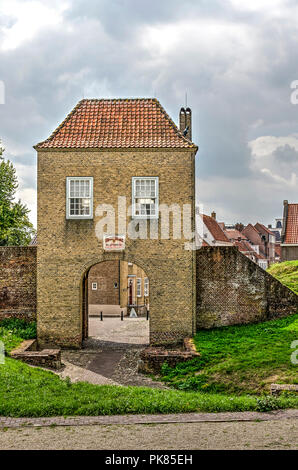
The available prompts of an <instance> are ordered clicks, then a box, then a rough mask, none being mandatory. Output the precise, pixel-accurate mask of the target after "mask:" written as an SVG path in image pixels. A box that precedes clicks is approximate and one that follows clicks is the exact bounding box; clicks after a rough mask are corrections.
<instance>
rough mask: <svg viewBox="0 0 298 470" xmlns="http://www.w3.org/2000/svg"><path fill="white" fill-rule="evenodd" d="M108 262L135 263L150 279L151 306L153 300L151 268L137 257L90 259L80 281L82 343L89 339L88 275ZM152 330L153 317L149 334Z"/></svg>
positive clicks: (99, 257) (85, 265)
mask: <svg viewBox="0 0 298 470" xmlns="http://www.w3.org/2000/svg"><path fill="white" fill-rule="evenodd" d="M106 261H126V262H127V263H133V264H134V265H136V266H138V267H139V268H141V269H142V270H143V271H144V272H145V273H146V276H147V277H148V279H149V286H150V289H149V305H150V300H151V285H152V284H151V280H152V277H151V272H150V268H149V266H147V265H146V266H145V265H144V263H142V262H139V261H138V257H136V256H130V255H128V256H123V253H121V254H119V253H114V254H109V255H106V254H104V253H103V254H100V255H98V256H96V257H94V258H91V259H89V260H88V261H87V262H85V263H83V264H82V269H81V275H80V279H79V286H78V287H79V296H80V299H79V302H80V323H81V325H82V341H83V340H84V339H86V338H87V337H88V274H89V271H90V269H91V268H92V267H93V266H95V265H97V264H100V263H104V262H106ZM150 328H151V317H150V316H149V332H150Z"/></svg>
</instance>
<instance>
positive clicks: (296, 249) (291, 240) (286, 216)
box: [281, 201, 298, 261]
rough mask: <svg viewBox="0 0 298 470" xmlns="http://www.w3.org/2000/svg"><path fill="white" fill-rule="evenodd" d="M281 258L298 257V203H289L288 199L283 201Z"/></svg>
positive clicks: (290, 258)
mask: <svg viewBox="0 0 298 470" xmlns="http://www.w3.org/2000/svg"><path fill="white" fill-rule="evenodd" d="M281 259H282V261H291V260H296V259H298V204H289V203H288V201H284V213H283V228H282V233H281Z"/></svg>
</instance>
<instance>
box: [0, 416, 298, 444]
mask: <svg viewBox="0 0 298 470" xmlns="http://www.w3.org/2000/svg"><path fill="white" fill-rule="evenodd" d="M259 419H260V418H259ZM297 442H298V435H297V418H289V417H288V418H283V419H271V420H269V421H268V420H266V421H262V420H261V421H256V420H254V421H224V422H221V421H218V422H214V421H213V422H210V421H209V422H208V421H204V422H199V421H197V422H191V423H190V422H184V423H183V422H179V423H164V424H157V423H155V424H118V425H117V424H110V425H106V424H101V425H99V424H94V425H92V426H90V425H81V426H57V427H54V426H52V427H22V428H20V427H19V428H17V429H15V428H10V429H5V428H2V430H1V429H0V449H2V450H3V449H34V450H36V449H59V450H60V449H61V450H64V449H72V450H77V449H86V450H88V449H89V450H100V449H106V450H124V449H125V450H129V449H136V450H143V449H149V450H155V449H161V450H180V449H185V450H188V449H190V450H192V449H202V450H203V449H225V450H227V449H246V450H247V449H266V450H279V449H282V450H288V449H291V450H294V449H296V450H297V449H298V446H297Z"/></svg>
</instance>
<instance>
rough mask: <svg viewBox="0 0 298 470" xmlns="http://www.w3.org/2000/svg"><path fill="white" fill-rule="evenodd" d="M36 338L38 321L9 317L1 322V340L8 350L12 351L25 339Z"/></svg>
mask: <svg viewBox="0 0 298 470" xmlns="http://www.w3.org/2000/svg"><path fill="white" fill-rule="evenodd" d="M34 338H36V322H34V321H32V322H26V321H24V320H20V319H18V318H7V319H4V320H1V322H0V340H1V341H3V343H4V344H5V350H6V352H10V351H12V350H13V349H14V348H16V347H17V346H18V345H19V344H20V343H21V342H22V341H23V340H24V339H34Z"/></svg>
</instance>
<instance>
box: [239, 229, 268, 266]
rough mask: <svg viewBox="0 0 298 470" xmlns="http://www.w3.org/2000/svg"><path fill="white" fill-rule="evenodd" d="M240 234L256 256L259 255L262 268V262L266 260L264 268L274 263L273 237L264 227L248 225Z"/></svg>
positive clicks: (263, 263)
mask: <svg viewBox="0 0 298 470" xmlns="http://www.w3.org/2000/svg"><path fill="white" fill-rule="evenodd" d="M242 234H243V235H245V236H246V237H247V240H248V241H249V243H250V244H251V245H252V247H253V248H254V249H255V251H256V252H257V253H258V255H261V257H262V258H261V261H260V262H261V264H262V267H263V265H264V266H265V261H264V260H267V266H266V267H268V266H269V265H270V264H272V263H274V262H275V237H274V234H273V233H272V232H270V230H269V229H267V228H266V227H265V225H263V224H260V223H257V224H255V225H252V224H248V225H247V226H246V227H244V229H243V230H242Z"/></svg>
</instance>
